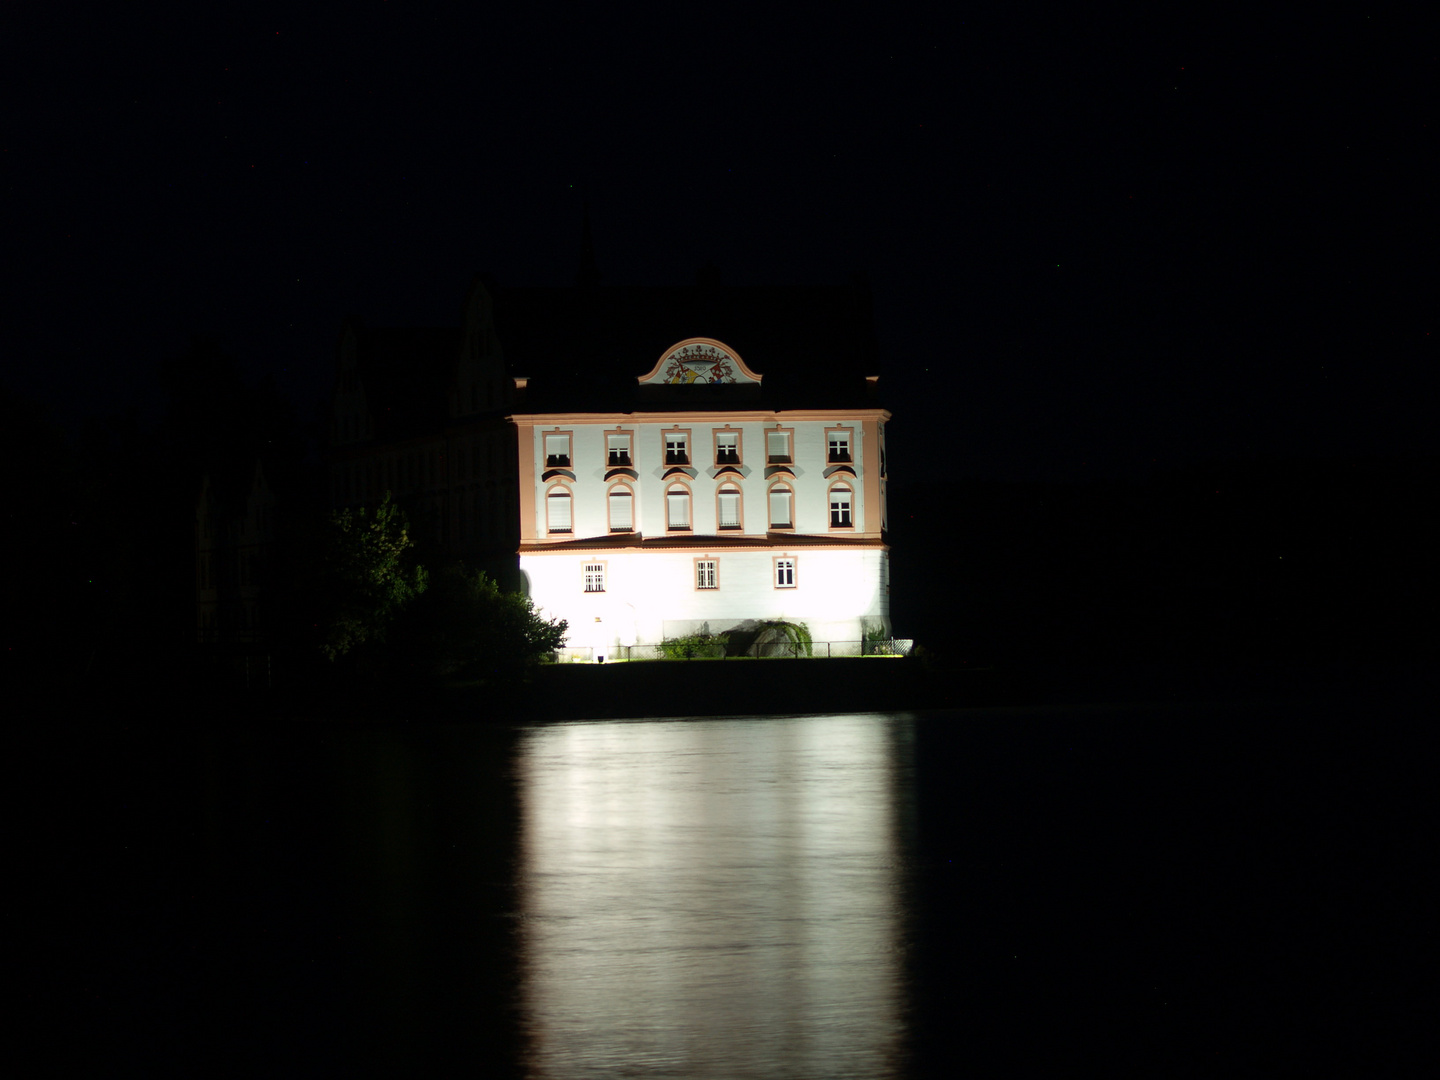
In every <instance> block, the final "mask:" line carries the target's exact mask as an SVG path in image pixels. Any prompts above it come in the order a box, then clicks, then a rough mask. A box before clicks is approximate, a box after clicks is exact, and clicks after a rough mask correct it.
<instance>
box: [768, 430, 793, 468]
mask: <svg viewBox="0 0 1440 1080" xmlns="http://www.w3.org/2000/svg"><path fill="white" fill-rule="evenodd" d="M765 460H766V462H767V463H768V464H770V465H789V464H790V432H788V431H767V432H766V433H765Z"/></svg>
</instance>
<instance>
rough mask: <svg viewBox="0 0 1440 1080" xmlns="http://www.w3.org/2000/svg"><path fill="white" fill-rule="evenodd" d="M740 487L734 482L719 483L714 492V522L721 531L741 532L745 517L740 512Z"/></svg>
mask: <svg viewBox="0 0 1440 1080" xmlns="http://www.w3.org/2000/svg"><path fill="white" fill-rule="evenodd" d="M742 509H743V507H742V505H741V502H740V489H739V488H738V487H736V486H735V485H734V484H721V485H720V489H719V490H718V491H716V492H715V510H716V518H715V520H716V522H717V523H718V524H719V526H720V529H721V531H722V532H723V531H726V530H729V531H732V532H743V531H744V528H745V518H744V516H743V514H742Z"/></svg>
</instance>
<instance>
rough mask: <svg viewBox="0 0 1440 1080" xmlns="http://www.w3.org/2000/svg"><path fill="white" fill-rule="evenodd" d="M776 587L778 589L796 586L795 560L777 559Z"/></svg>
mask: <svg viewBox="0 0 1440 1080" xmlns="http://www.w3.org/2000/svg"><path fill="white" fill-rule="evenodd" d="M775 587H776V588H777V589H793V588H795V560H794V559H776V560H775Z"/></svg>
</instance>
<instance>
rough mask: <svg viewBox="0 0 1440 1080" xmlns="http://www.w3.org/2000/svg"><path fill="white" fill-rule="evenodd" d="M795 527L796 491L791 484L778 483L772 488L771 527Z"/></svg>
mask: <svg viewBox="0 0 1440 1080" xmlns="http://www.w3.org/2000/svg"><path fill="white" fill-rule="evenodd" d="M794 527H795V493H794V492H793V491H791V490H790V485H789V484H776V485H775V486H774V487H772V488H771V489H770V528H772V529H793V528H794Z"/></svg>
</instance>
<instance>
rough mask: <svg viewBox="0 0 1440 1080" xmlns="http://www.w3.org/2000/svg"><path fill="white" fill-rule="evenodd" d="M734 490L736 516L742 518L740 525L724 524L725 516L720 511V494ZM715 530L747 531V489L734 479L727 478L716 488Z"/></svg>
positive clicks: (726, 531)
mask: <svg viewBox="0 0 1440 1080" xmlns="http://www.w3.org/2000/svg"><path fill="white" fill-rule="evenodd" d="M730 491H733V492H734V493H735V509H736V515H735V516H736V517H737V518H739V519H740V523H739V524H738V525H722V524H721V522H722V521H724V516H723V515H722V514H721V513H720V496H721V495H722V494H724V493H727V492H730ZM715 531H716V532H717V533H722V532H725V533H732V532H734V533H744V532H745V489H744V488H742V487H741V486H740V485H739V484H737V483H736V482H735V481H733V480H726V481H724V482H722V483H720V484H719V485H717V486H716V488H715Z"/></svg>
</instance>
